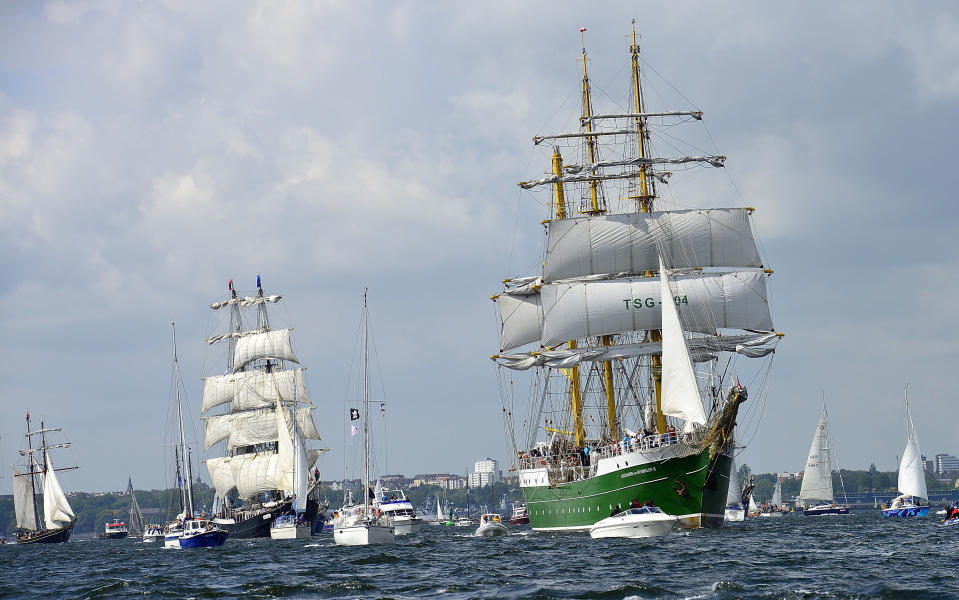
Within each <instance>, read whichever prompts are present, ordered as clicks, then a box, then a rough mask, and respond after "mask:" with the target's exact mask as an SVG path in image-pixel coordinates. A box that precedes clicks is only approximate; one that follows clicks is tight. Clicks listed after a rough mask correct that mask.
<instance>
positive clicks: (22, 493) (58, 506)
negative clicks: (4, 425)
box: [11, 412, 78, 544]
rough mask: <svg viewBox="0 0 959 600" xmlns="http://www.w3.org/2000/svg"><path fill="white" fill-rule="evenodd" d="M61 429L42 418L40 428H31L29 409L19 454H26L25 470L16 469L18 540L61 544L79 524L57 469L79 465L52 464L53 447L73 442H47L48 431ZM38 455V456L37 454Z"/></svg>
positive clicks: (20, 541)
mask: <svg viewBox="0 0 959 600" xmlns="http://www.w3.org/2000/svg"><path fill="white" fill-rule="evenodd" d="M52 431H61V428H60V427H47V426H46V425H45V424H44V422H43V419H42V418H41V419H40V429H31V420H30V413H29V412H28V413H27V433H26V438H27V447H26V448H25V449H22V450H20V455H21V456H25V457H27V466H26V467H25V468H23V469H22V470H19V469H17V467H14V466H12V465H11V468H12V469H13V507H14V512H15V514H16V523H17V531H16V537H17V543H18V544H58V543H61V542H66V541H69V540H70V533H71V532H72V531H73V526H74V524H76V521H77V519H76V515H75V514H73V509H72V508H71V507H70V502H69V501H68V500H67V497H66V495H64V493H63V488H61V487H60V480H59V478H58V477H57V471H70V470H74V469H77V468H78V467H61V468H56V467H54V466H53V461H52V460H51V459H50V450H53V449H54V448H69V447H70V442H64V443H61V444H52V443H47V434H48V433H50V432H52ZM36 435H39V436H40V444H39V445H37V446H34V445H33V440H34V436H36ZM37 455H39V458H37ZM37 477H39V478H40V481H41V483H40V485H39V487H41V488H42V494H43V520H42V521H41V519H40V507H39V503H38V500H37V487H38V485H37Z"/></svg>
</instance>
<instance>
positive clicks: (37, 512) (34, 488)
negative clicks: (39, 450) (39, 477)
mask: <svg viewBox="0 0 959 600" xmlns="http://www.w3.org/2000/svg"><path fill="white" fill-rule="evenodd" d="M40 429H43V422H42V421H41V422H40ZM27 448H28V449H29V450H30V458H31V459H32V458H33V440H32V434H31V433H30V413H29V412H28V413H27ZM45 460H46V459H44V461H45ZM28 462H29V459H28ZM36 462H37V461H36V460H34V461H33V464H36ZM33 464H32V465H30V489H31V491H32V492H33V493H32V494H31V496H32V497H33V518H34V522H35V523H36V524H37V527H38V528H39V527H40V509H39V508H37V484H36V482H35V481H34V475H35V469H34V468H33Z"/></svg>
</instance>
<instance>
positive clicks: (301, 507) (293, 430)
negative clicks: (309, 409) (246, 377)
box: [270, 388, 313, 540]
mask: <svg viewBox="0 0 959 600" xmlns="http://www.w3.org/2000/svg"><path fill="white" fill-rule="evenodd" d="M296 403H297V402H296V389H295V388H294V390H293V402H292V403H290V412H289V413H288V414H287V412H286V409H285V408H283V407H282V406H278V407H277V411H276V412H277V417H278V420H277V428H278V437H279V439H278V442H277V443H278V449H279V453H278V455H279V457H280V462H281V463H283V462H285V463H288V464H287V465H285V466H283V465H281V466H280V467H279V468H278V471H279V472H281V473H283V474H286V473H289V475H290V479H291V481H290V483H291V486H290V487H292V489H293V504H292V506H291V508H290V511H289V512H288V513H286V514H283V515H280V516H278V517H277V518H276V519H275V520H274V521H273V524H272V525H271V526H270V538H271V539H274V540H292V539H305V538H308V537H310V535H311V534H312V532H313V527H312V525H311V524H310V521H309V520H308V519H307V518H306V504H307V497H308V494H309V491H308V489H309V485H310V475H309V471H308V470H307V468H308V466H309V465H307V457H306V445H305V444H304V442H303V437H302V436H301V435H300V432H299V429H298V427H297V423H296ZM291 446H292V447H291ZM284 457H286V460H283V459H284ZM291 457H292V461H291V460H290V458H291ZM287 466H288V467H289V469H287V468H286V467H287ZM281 485H282V484H281ZM284 487H285V486H284Z"/></svg>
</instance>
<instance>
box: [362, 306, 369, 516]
mask: <svg viewBox="0 0 959 600" xmlns="http://www.w3.org/2000/svg"><path fill="white" fill-rule="evenodd" d="M366 292H367V289H366V288H364V289H363V468H364V474H363V504H364V506H365V510H364V512H363V514H364V515H366V518H367V520H369V519H370V382H369V379H370V364H369V361H370V354H369V343H370V329H369V321H368V320H369V314H368V310H367V306H366Z"/></svg>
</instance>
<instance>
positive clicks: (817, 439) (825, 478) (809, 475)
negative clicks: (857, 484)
mask: <svg viewBox="0 0 959 600" xmlns="http://www.w3.org/2000/svg"><path fill="white" fill-rule="evenodd" d="M799 501H800V502H815V501H819V502H832V501H833V493H832V462H831V461H830V458H829V423H828V420H827V417H826V406H825V405H823V407H822V415H821V416H820V417H819V424H818V425H817V426H816V433H815V434H814V435H813V438H812V445H811V446H810V447H809V457H808V458H807V459H806V470H805V471H804V472H803V478H802V486H801V487H800V488H799Z"/></svg>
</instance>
